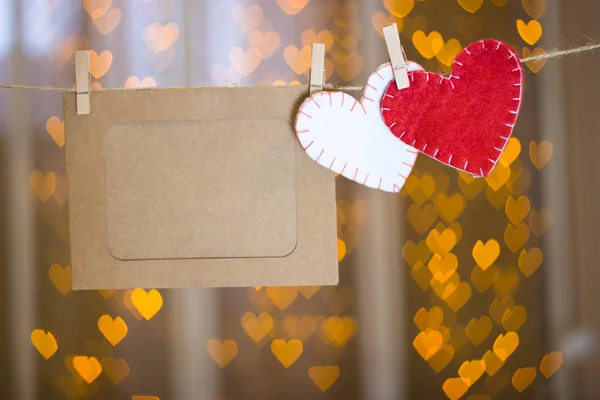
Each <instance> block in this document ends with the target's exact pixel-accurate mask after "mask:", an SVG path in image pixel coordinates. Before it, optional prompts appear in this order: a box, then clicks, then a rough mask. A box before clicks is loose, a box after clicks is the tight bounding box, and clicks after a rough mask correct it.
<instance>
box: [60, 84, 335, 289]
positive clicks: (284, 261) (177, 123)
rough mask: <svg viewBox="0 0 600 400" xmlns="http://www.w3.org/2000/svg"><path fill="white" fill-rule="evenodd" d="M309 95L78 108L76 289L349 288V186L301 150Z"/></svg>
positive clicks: (270, 91)
mask: <svg viewBox="0 0 600 400" xmlns="http://www.w3.org/2000/svg"><path fill="white" fill-rule="evenodd" d="M305 94H306V88H300V87H295V88H291V87H290V88H235V89H229V88H205V89H186V90H178V89H176V90H173V89H171V90H153V91H126V92H110V91H109V92H94V93H92V95H91V113H90V115H77V114H76V113H75V94H72V93H68V94H65V96H64V108H65V129H66V135H67V142H66V147H67V169H68V178H69V196H70V197H69V212H70V226H71V257H72V259H71V263H72V268H73V287H74V288H75V289H109V288H115V289H119V288H134V287H156V288H161V287H165V288H168V287H185V286H212V287H222V286H282V285H327V284H336V283H337V280H338V273H337V237H336V220H335V215H336V214H335V182H334V177H333V174H332V173H331V172H330V171H327V170H325V169H322V168H320V167H319V166H318V165H316V164H315V163H314V162H313V161H312V160H310V159H309V158H308V157H307V156H306V154H304V151H303V150H302V147H301V146H300V144H299V143H298V141H297V139H296V137H295V135H294V132H293V128H292V121H291V118H293V116H294V115H295V112H296V110H297V108H298V105H299V102H300V101H301V99H303V98H304V97H305Z"/></svg>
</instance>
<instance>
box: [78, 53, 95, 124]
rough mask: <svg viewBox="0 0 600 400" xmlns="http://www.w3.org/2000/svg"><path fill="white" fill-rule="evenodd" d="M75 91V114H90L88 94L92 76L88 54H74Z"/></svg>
mask: <svg viewBox="0 0 600 400" xmlns="http://www.w3.org/2000/svg"><path fill="white" fill-rule="evenodd" d="M75 90H76V92H77V114H89V113H90V92H91V91H92V75H91V73H90V52H89V51H87V50H82V51H77V52H75Z"/></svg>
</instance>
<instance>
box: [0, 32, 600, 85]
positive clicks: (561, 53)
mask: <svg viewBox="0 0 600 400" xmlns="http://www.w3.org/2000/svg"><path fill="white" fill-rule="evenodd" d="M598 49H600V44H595V43H590V44H587V45H585V46H581V47H574V48H572V49H564V50H561V49H556V50H551V51H547V52H544V53H541V54H537V55H532V56H530V57H526V58H522V59H521V62H523V63H528V62H539V61H542V60H549V59H554V58H562V57H567V56H570V55H574V54H582V53H588V52H591V51H594V50H598ZM236 86H237V85H236ZM201 87H203V86H187V87H181V86H177V87H159V88H157V87H135V88H102V89H92V91H93V92H109V91H110V92H122V91H123V92H124V91H129V90H187V89H196V88H201ZM282 87H283V86H282ZM325 87H326V88H328V89H344V90H362V89H364V86H334V85H327V84H326V85H325ZM0 89H18V90H36V91H40V92H56V93H65V92H68V93H74V92H76V89H72V88H60V87H50V86H27V85H7V84H4V83H0Z"/></svg>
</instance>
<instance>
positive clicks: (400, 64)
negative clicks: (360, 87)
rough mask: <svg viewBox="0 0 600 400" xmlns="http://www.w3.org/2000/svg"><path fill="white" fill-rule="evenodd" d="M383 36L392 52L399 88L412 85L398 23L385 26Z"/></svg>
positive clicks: (395, 76) (393, 67) (391, 59)
mask: <svg viewBox="0 0 600 400" xmlns="http://www.w3.org/2000/svg"><path fill="white" fill-rule="evenodd" d="M383 37H384V38H385V43H386V45H387V49H388V53H389V54H390V61H391V63H392V69H393V70H394V78H395V79H396V86H397V87H398V89H406V88H407V87H409V86H410V83H409V82H408V61H407V60H406V54H405V53H404V48H403V47H402V46H401V45H400V35H399V34H398V26H397V25H396V23H393V24H390V25H386V26H384V27H383Z"/></svg>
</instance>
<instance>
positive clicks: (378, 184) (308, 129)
mask: <svg viewBox="0 0 600 400" xmlns="http://www.w3.org/2000/svg"><path fill="white" fill-rule="evenodd" d="M408 69H409V71H421V70H422V68H421V66H420V65H418V64H416V63H413V62H411V63H409V68H408ZM393 80H394V73H393V71H392V67H391V65H390V63H387V64H383V65H381V66H380V67H379V68H377V69H376V70H375V72H373V74H372V75H371V76H370V77H369V80H368V81H367V84H366V85H365V90H364V95H363V97H362V99H361V101H360V102H359V101H357V100H355V99H354V97H352V96H351V95H349V94H346V93H344V92H319V93H317V94H314V95H313V96H311V97H309V98H307V99H306V100H305V101H304V103H302V106H301V107H300V110H299V112H298V116H297V120H296V134H297V135H298V139H299V140H300V143H301V144H302V147H303V148H304V149H305V151H306V153H307V154H308V156H309V157H310V158H312V159H313V160H315V161H316V162H318V163H319V164H321V165H322V166H324V167H325V168H329V169H330V170H332V171H334V172H336V173H338V174H340V175H343V176H345V177H346V178H348V179H350V180H353V181H355V182H358V183H360V184H362V185H365V186H368V187H370V188H374V189H380V190H383V191H386V192H399V191H400V189H401V188H402V186H404V182H405V181H406V178H407V177H408V175H409V174H410V173H411V171H412V167H413V165H414V163H415V161H416V159H417V154H418V153H419V152H418V151H417V150H415V149H413V148H412V147H410V146H409V145H407V144H404V143H403V142H402V141H400V140H398V139H397V138H396V137H394V135H392V133H391V132H390V130H389V128H388V127H387V126H386V125H385V123H384V122H383V118H382V117H381V101H382V98H383V95H384V94H385V90H386V88H387V87H388V85H389V84H390V82H392V81H393Z"/></svg>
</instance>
